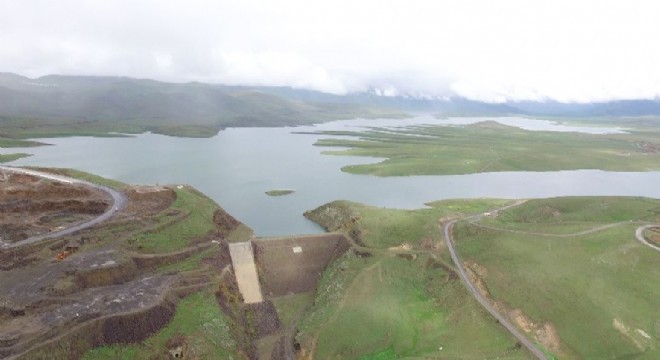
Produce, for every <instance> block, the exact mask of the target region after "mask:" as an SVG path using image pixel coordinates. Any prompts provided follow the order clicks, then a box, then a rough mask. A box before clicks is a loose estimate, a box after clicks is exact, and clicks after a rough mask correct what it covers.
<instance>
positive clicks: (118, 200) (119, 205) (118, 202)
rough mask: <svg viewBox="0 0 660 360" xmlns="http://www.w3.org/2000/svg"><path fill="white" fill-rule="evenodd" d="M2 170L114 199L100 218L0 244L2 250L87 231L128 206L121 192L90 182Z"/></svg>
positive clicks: (21, 170) (26, 170) (0, 167)
mask: <svg viewBox="0 0 660 360" xmlns="http://www.w3.org/2000/svg"><path fill="white" fill-rule="evenodd" d="M0 170H3V171H10V172H15V173H21V174H27V175H32V176H38V177H41V178H44V179H49V180H53V181H58V182H61V183H65V184H80V185H85V186H89V187H92V188H94V189H98V190H101V191H103V192H105V193H107V194H109V195H110V196H111V197H112V205H111V206H110V207H109V208H108V210H107V211H106V212H104V213H103V214H101V215H100V216H98V217H96V218H94V219H92V220H89V221H86V222H84V223H80V224H77V225H75V226H71V227H69V228H66V229H63V230H60V231H54V232H51V233H47V234H43V235H37V236H32V237H29V238H27V239H25V240H21V241H18V242H15V243H11V244H8V243H2V242H0V249H11V248H15V247H18V246H23V245H28V244H33V243H36V242H39V241H41V240H44V239H50V238H55V237H59V236H64V235H69V234H73V233H75V232H76V231H80V230H84V229H87V228H89V227H92V226H94V225H97V224H100V223H102V222H104V221H106V220H108V219H110V218H111V217H112V216H113V215H114V214H115V213H116V212H117V211H119V210H121V209H123V208H124V206H125V205H126V196H124V194H122V193H121V192H119V191H117V190H114V189H111V188H109V187H107V186H103V185H97V184H93V183H90V182H87V181H83V180H79V179H74V178H70V177H67V176H60V175H53V174H49V173H45V172H41V171H35V170H28V169H22V168H15V167H9V166H0Z"/></svg>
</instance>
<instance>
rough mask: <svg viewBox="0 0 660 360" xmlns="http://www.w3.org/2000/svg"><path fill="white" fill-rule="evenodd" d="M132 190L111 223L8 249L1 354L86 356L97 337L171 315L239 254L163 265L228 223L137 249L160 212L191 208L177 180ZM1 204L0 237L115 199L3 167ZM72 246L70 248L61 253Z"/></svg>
mask: <svg viewBox="0 0 660 360" xmlns="http://www.w3.org/2000/svg"><path fill="white" fill-rule="evenodd" d="M122 191H123V192H124V194H125V195H126V197H127V204H126V206H125V207H124V208H123V209H120V211H118V212H116V213H115V214H114V216H113V217H112V218H111V219H110V220H108V221H106V222H104V223H101V224H98V225H95V226H93V227H91V228H88V229H85V230H81V231H78V232H76V233H74V234H71V235H65V236H61V237H55V238H48V239H44V240H43V241H39V242H37V243H34V244H29V245H25V246H19V247H14V248H8V249H1V250H0V289H2V292H0V358H3V359H4V358H8V359H13V358H21V359H23V358H26V359H32V358H48V357H49V356H51V355H45V354H59V355H57V356H59V358H71V359H77V358H80V357H82V355H83V354H84V353H85V351H87V350H89V349H90V348H92V347H95V346H99V345H103V344H113V343H130V342H137V341H141V340H143V339H145V338H147V337H148V336H150V335H151V334H153V333H154V332H156V331H158V330H159V329H160V328H162V327H163V326H165V325H166V324H167V323H168V322H169V321H170V319H171V317H172V316H173V314H174V311H175V309H176V304H177V302H178V300H179V299H180V298H181V297H183V296H187V295H188V294H190V293H192V292H195V291H198V290H200V289H202V288H207V287H208V286H209V285H210V284H211V278H212V276H213V273H214V272H219V269H220V268H222V267H225V266H227V264H229V261H228V260H226V259H227V257H228V256H227V255H226V254H225V256H224V258H225V260H222V257H221V258H218V255H216V256H215V257H214V258H209V259H204V263H207V264H210V265H212V266H205V267H204V268H203V269H199V270H195V271H189V272H186V273H181V272H171V271H170V272H164V271H159V270H158V268H159V267H161V266H164V265H169V264H174V263H177V262H180V261H183V260H186V259H188V258H189V257H190V256H192V255H194V254H197V253H199V252H200V251H204V250H207V249H209V248H211V247H212V246H215V247H217V246H218V243H220V244H222V239H221V238H220V237H219V233H220V231H219V230H218V231H217V232H216V233H214V234H209V236H208V238H205V239H201V240H200V241H199V242H198V243H196V244H195V245H193V246H190V247H189V248H186V249H181V250H179V251H177V252H175V253H171V254H143V253H136V252H134V250H131V249H130V248H129V247H127V246H126V244H127V243H128V240H130V239H131V238H132V237H134V236H135V235H136V234H139V233H141V232H143V231H145V230H149V229H154V228H157V227H158V226H161V225H159V224H160V223H159V222H158V219H157V218H158V217H160V218H162V217H163V216H165V217H168V218H172V219H175V220H176V219H177V218H182V217H181V216H180V214H179V213H178V212H177V210H175V209H172V208H170V206H171V205H172V204H173V203H174V201H175V200H176V192H175V191H174V190H173V189H172V188H168V187H163V186H140V187H136V186H135V187H126V188H124V189H123V190H122ZM0 204H1V205H0V237H2V240H3V241H6V242H14V241H18V240H21V239H23V238H26V237H29V236H33V235H37V234H42V233H44V232H47V231H55V230H54V229H61V227H67V226H70V225H71V224H74V223H78V222H81V221H87V220H90V219H92V218H94V217H95V216H97V215H99V214H102V213H103V212H105V211H106V210H107V208H108V207H109V206H111V205H112V199H111V198H110V196H109V195H107V194H105V193H103V192H102V191H99V190H95V189H92V188H90V187H87V186H85V185H81V184H66V183H58V182H55V181H49V180H46V179H42V178H39V177H35V176H30V175H22V174H16V173H0ZM218 211H219V212H222V210H218ZM222 218H224V217H223V216H218V219H222ZM223 226H225V227H226V224H219V225H218V229H221V228H222V227H223ZM63 252H66V253H67V256H65V257H64V259H59V260H58V259H56V257H57V255H58V254H62V253H63ZM220 252H221V251H220ZM216 253H218V252H216ZM223 262H224V263H223ZM62 354H66V355H62ZM44 356H45V357H44ZM53 356H54V355H53ZM62 356H64V357H62Z"/></svg>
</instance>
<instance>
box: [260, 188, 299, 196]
mask: <svg viewBox="0 0 660 360" xmlns="http://www.w3.org/2000/svg"><path fill="white" fill-rule="evenodd" d="M294 192H296V191H295V190H291V189H273V190H268V191H266V195H268V196H284V195H289V194H293V193H294Z"/></svg>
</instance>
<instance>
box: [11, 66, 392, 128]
mask: <svg viewBox="0 0 660 360" xmlns="http://www.w3.org/2000/svg"><path fill="white" fill-rule="evenodd" d="M397 112H398V110H392V109H383V108H376V107H367V106H363V105H360V104H357V103H345V104H342V105H341V106H338V104H337V103H324V102H316V101H303V100H300V99H296V98H294V97H288V98H287V97H284V96H279V95H276V94H273V93H269V92H267V91H259V89H258V88H231V87H226V86H219V85H209V84H201V83H185V84H175V83H164V82H158V81H153V80H141V79H132V78H125V77H90V76H59V75H51V76H45V77H41V78H38V79H30V78H26V77H22V76H19V75H16V74H7V73H4V74H0V137H2V136H5V137H9V136H20V134H21V128H20V125H26V126H28V124H29V126H31V127H37V130H39V131H43V132H45V133H53V134H54V135H57V133H58V129H59V130H61V131H62V132H64V133H66V131H72V132H74V133H77V132H79V130H81V129H88V131H91V132H95V131H98V132H101V133H102V132H107V129H112V128H114V127H116V128H118V129H121V130H122V131H126V130H127V129H128V130H129V131H130V129H133V130H134V131H135V132H140V131H144V130H150V131H154V132H158V133H166V134H174V135H186V136H190V135H192V136H194V135H199V136H210V135H213V134H215V133H216V132H217V131H218V130H219V129H221V128H223V127H229V126H284V125H300V124H309V123H315V122H321V121H327V120H333V119H342V118H352V117H357V116H364V117H374V116H387V115H392V114H395V113H397ZM17 127H19V128H17ZM24 127H25V126H24ZM83 132H84V131H83Z"/></svg>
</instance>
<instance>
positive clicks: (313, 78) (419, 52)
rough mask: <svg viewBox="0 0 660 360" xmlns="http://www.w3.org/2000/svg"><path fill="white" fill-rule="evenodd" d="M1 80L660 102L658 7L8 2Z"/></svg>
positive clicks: (414, 1) (2, 21) (562, 1)
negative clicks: (93, 79) (102, 79)
mask: <svg viewBox="0 0 660 360" xmlns="http://www.w3.org/2000/svg"><path fill="white" fill-rule="evenodd" d="M0 8H1V9H3V11H2V12H1V13H0V71H13V72H18V73H21V74H26V75H30V76H39V75H45V74H49V73H64V74H99V75H127V76H136V77H149V78H156V79H161V80H166V81H192V80H195V81H207V82H221V83H230V84H256V85H290V86H294V87H303V88H312V89H317V90H322V91H328V92H333V93H344V92H346V91H360V90H367V89H377V90H378V91H381V92H382V93H383V94H390V95H391V94H412V95H420V96H440V97H444V96H448V95H450V94H451V93H455V94H458V95H461V96H466V97H469V98H473V99H479V100H486V101H494V102H500V101H505V100H507V99H545V98H549V99H555V100H560V101H582V102H584V101H594V100H608V99H617V98H655V97H658V96H659V95H660V65H659V64H660V47H658V46H657V45H656V43H657V39H660V26H657V20H656V17H657V14H659V13H660V2H657V1H655V0H648V1H644V0H638V1H628V2H624V1H610V0H600V1H598V0H581V1H573V0H570V1H569V0H552V1H548V0H538V1H528V0H498V1H490V0H446V1H434V0H428V1H422V0H392V1H382V0H381V1H377V0H362V1H347V0H333V1H328V0H322V1H321V0H319V1H313V0H312V1H310V0H307V1H303V0H281V1H266V0H264V1H256V0H241V1H230V0H225V1H212V0H189V1H185V2H184V1H173V0H143V1H136V0H107V1H103V0H58V1H48V0H25V1H13V0H0Z"/></svg>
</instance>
